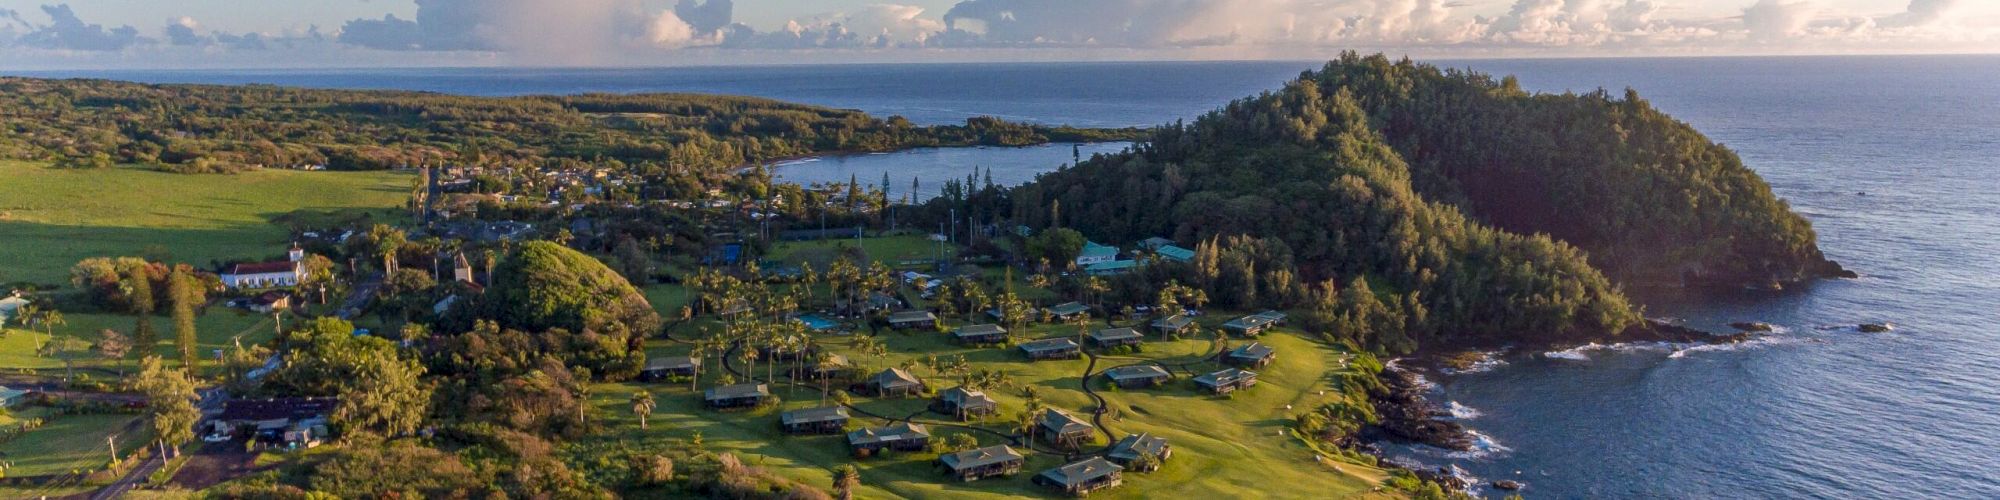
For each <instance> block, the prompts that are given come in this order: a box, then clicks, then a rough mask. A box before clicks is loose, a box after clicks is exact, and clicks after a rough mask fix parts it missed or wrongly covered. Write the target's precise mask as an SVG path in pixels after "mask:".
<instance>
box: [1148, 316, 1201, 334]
mask: <svg viewBox="0 0 2000 500" xmlns="http://www.w3.org/2000/svg"><path fill="white" fill-rule="evenodd" d="M1152 326H1153V331H1154V332H1159V334H1160V335H1173V334H1177V333H1181V332H1184V331H1187V329H1188V327H1190V326H1194V318H1190V317H1188V315H1186V314H1175V315H1173V316H1168V317H1165V318H1160V319H1156V320H1153V325H1152Z"/></svg>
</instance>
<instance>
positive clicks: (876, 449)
mask: <svg viewBox="0 0 2000 500" xmlns="http://www.w3.org/2000/svg"><path fill="white" fill-rule="evenodd" d="M930 444H931V432H930V430H929V429H925V428H924V424H918V423H912V422H897V423H893V424H889V425H888V426H887V427H873V428H867V429H861V430H857V431H854V432H849V433H847V447H848V448H850V449H852V450H853V451H854V456H857V457H869V456H874V455H876V454H877V453H881V452H882V450H884V449H889V450H895V451H922V450H923V449H924V448H926V447H929V446H930Z"/></svg>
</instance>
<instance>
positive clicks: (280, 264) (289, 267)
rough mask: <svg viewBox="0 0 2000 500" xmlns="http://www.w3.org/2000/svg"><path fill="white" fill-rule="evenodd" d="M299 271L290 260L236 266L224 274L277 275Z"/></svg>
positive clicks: (295, 264)
mask: <svg viewBox="0 0 2000 500" xmlns="http://www.w3.org/2000/svg"><path fill="white" fill-rule="evenodd" d="M297 270H298V264H297V263H294V262H292V261H288V260H280V261H275V262H253V263H243V264H236V265H232V266H229V272H227V273H223V274H276V273H290V272H295V271H297Z"/></svg>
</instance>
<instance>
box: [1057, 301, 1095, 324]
mask: <svg viewBox="0 0 2000 500" xmlns="http://www.w3.org/2000/svg"><path fill="white" fill-rule="evenodd" d="M1048 312H1049V317H1051V318H1055V319H1056V321H1068V320H1070V319H1073V318H1076V317H1077V316H1082V315H1085V314H1089V313H1090V306H1086V305H1083V304H1081V303H1077V302H1064V303H1061V304H1056V305H1054V306H1050V307H1049V308H1048Z"/></svg>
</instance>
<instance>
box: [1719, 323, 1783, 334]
mask: <svg viewBox="0 0 2000 500" xmlns="http://www.w3.org/2000/svg"><path fill="white" fill-rule="evenodd" d="M1729 327H1730V328H1735V329H1738V330H1742V331H1746V332H1768V331H1771V330H1772V329H1773V328H1772V326H1771V324H1770V323H1765V322H1762V321H1743V322H1737V323H1730V324H1729Z"/></svg>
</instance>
